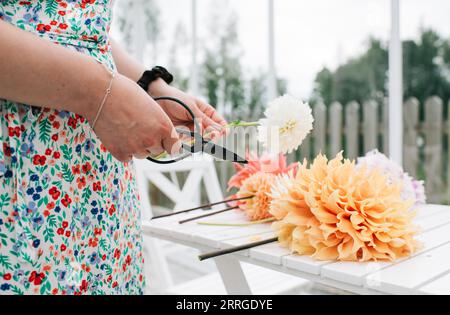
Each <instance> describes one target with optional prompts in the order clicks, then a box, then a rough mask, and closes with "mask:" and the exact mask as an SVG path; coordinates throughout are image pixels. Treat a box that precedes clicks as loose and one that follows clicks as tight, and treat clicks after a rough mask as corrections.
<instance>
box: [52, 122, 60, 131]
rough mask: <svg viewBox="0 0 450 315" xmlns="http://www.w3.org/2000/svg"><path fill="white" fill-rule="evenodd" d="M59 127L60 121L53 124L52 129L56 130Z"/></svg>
mask: <svg viewBox="0 0 450 315" xmlns="http://www.w3.org/2000/svg"><path fill="white" fill-rule="evenodd" d="M59 126H60V123H59V121H54V122H53V123H52V127H53V128H55V129H58V128H59Z"/></svg>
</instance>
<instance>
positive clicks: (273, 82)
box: [267, 0, 277, 101]
mask: <svg viewBox="0 0 450 315" xmlns="http://www.w3.org/2000/svg"><path fill="white" fill-rule="evenodd" d="M268 1H269V3H268V4H269V6H268V9H269V10H268V15H269V23H268V24H269V30H268V31H269V32H268V34H269V40H268V46H269V47H268V48H269V73H268V82H267V84H268V97H269V101H270V100H273V99H274V98H275V97H277V74H276V69H275V24H274V4H273V0H268Z"/></svg>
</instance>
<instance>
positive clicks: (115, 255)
mask: <svg viewBox="0 0 450 315" xmlns="http://www.w3.org/2000/svg"><path fill="white" fill-rule="evenodd" d="M114 258H115V259H119V258H120V249H118V248H116V250H115V251H114Z"/></svg>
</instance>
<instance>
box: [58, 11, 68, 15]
mask: <svg viewBox="0 0 450 315" xmlns="http://www.w3.org/2000/svg"><path fill="white" fill-rule="evenodd" d="M58 14H59V15H61V16H64V15H66V11H58Z"/></svg>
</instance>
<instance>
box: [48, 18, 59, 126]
mask: <svg viewBox="0 0 450 315" xmlns="http://www.w3.org/2000/svg"><path fill="white" fill-rule="evenodd" d="M56 24H58V22H57V21H55V20H53V21H51V22H50V25H56ZM50 117H52V116H50ZM50 117H49V119H50ZM53 119H54V118H53ZM50 121H52V120H50Z"/></svg>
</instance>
